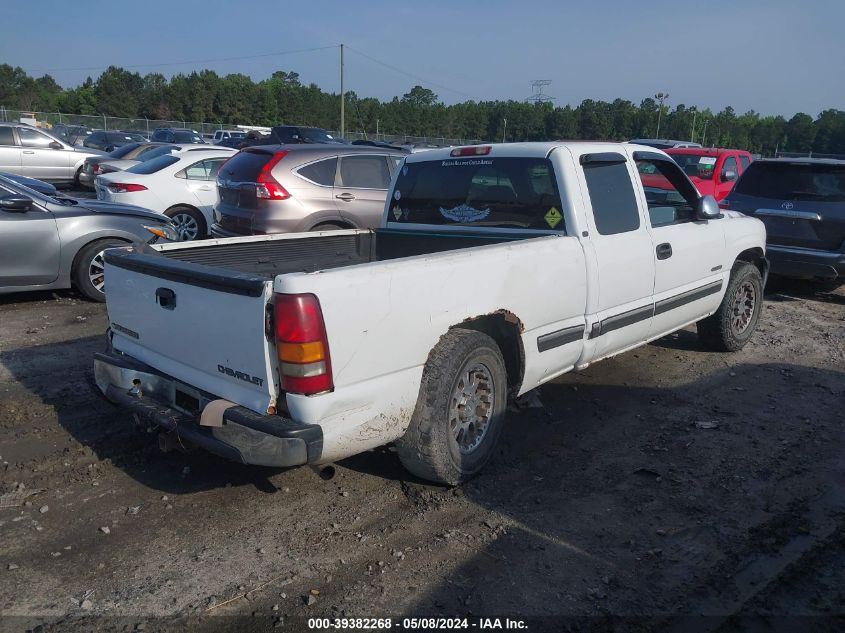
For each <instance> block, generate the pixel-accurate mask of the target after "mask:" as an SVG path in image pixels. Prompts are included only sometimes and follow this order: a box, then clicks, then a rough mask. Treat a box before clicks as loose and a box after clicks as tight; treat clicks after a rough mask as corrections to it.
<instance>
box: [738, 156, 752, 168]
mask: <svg viewBox="0 0 845 633" xmlns="http://www.w3.org/2000/svg"><path fill="white" fill-rule="evenodd" d="M739 163H740V165H742V171H743V172H744V171H745V170H746V169H748V166H749V165H750V164H751V159H750V158H748V156H746V155H745V154H740V155H739Z"/></svg>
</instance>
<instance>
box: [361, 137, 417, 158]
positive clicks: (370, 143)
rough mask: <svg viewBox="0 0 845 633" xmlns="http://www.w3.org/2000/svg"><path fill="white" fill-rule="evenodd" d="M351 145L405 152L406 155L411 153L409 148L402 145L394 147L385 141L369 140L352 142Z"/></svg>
mask: <svg viewBox="0 0 845 633" xmlns="http://www.w3.org/2000/svg"><path fill="white" fill-rule="evenodd" d="M352 145H366V146H367V147H381V148H383V149H393V150H396V151H397V152H405V153H406V154H410V153H411V149H410V148H409V147H406V146H403V145H394V144H392V143H388V142H386V141H371V140H369V139H361V140H358V141H352Z"/></svg>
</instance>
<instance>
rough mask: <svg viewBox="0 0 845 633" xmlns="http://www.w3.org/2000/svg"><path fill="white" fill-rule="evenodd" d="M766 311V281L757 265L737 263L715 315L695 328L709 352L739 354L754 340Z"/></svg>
mask: <svg viewBox="0 0 845 633" xmlns="http://www.w3.org/2000/svg"><path fill="white" fill-rule="evenodd" d="M762 307H763V278H762V276H761V275H760V271H759V270H758V269H757V267H756V266H755V265H754V264H749V263H748V262H741V261H740V262H736V263H735V264H734V266H733V270H731V277H730V280H729V281H728V289H727V290H726V291H725V296H724V297H722V303H721V304H720V305H719V309H718V310H716V312H715V313H714V314H712V315H711V316H709V317H707V318H706V319H702V320H701V321H699V322H698V323H697V324H696V327H697V329H698V338H699V339H700V340H701V342H702V343H703V344H704V346H705V347H706V348H707V349H711V350H713V351H717V352H736V351H738V350H740V349H742V348H743V347H745V344H746V343H747V342H748V341H749V340H750V339H751V336H752V335H753V334H754V330H755V329H757V322H758V321H759V320H760V311H761V310H762Z"/></svg>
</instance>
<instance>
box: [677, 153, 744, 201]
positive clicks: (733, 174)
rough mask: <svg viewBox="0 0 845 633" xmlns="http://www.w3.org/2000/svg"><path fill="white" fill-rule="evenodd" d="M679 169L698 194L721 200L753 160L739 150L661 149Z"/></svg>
mask: <svg viewBox="0 0 845 633" xmlns="http://www.w3.org/2000/svg"><path fill="white" fill-rule="evenodd" d="M664 151H665V152H666V153H667V154H669V156H671V157H672V158H673V159H674V160H675V162H676V163H678V165H680V166H681V169H683V170H684V171H685V172H686V174H687V176H689V177H690V180H692V182H693V184H694V185H695V187H696V189H698V191H699V193H701V195H703V196H704V195H708V194H709V195H711V196H713V197H714V198H716V200H721V199H722V198H724V197H725V196H726V195H728V194H729V193H730V192H731V189H733V186H734V183H735V182H736V179H737V178H739V175H740V174H741V173H742V172H743V171H745V168H746V167H748V165H750V164H751V161H752V160H753V159H752V158H751V154H749V153H748V152H746V151H745V150H742V149H722V148H711V149H702V148H691V147H690V148H678V149H667V150H664Z"/></svg>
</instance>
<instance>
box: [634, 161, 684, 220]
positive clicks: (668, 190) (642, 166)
mask: <svg viewBox="0 0 845 633" xmlns="http://www.w3.org/2000/svg"><path fill="white" fill-rule="evenodd" d="M637 172H639V174H640V181H641V182H642V184H643V190H644V191H645V199H646V204H647V205H648V215H649V220H650V221H651V226H653V227H658V226H667V225H670V224H679V223H681V222H689V221H691V220H693V219H694V218H695V206H696V204H697V203H698V194H697V193H696V191H695V188H694V187H693V186H692V184H691V183H690V182H689V180H687V178H686V177H685V176H684V174H683V172H682V171H681V169H680V168H679V167H678V166H677V165H676V164H675V163H674V162H672V161H668V160H652V159H645V160H638V161H637Z"/></svg>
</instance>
